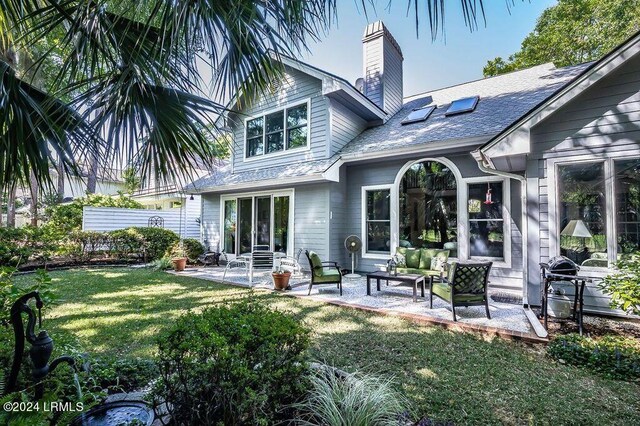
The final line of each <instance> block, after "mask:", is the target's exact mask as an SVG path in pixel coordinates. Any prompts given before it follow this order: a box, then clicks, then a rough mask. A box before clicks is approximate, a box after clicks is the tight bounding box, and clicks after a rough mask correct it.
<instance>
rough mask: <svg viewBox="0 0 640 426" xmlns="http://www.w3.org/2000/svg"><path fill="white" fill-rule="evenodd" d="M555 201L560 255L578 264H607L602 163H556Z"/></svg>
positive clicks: (598, 265)
mask: <svg viewBox="0 0 640 426" xmlns="http://www.w3.org/2000/svg"><path fill="white" fill-rule="evenodd" d="M558 202H559V211H558V213H559V216H558V225H559V241H560V254H561V255H563V256H566V257H568V258H569V259H571V260H573V261H574V262H576V263H577V264H578V265H582V266H591V267H606V266H607V265H606V263H607V262H606V259H607V235H606V217H605V214H606V199H605V179H604V163H603V162H598V163H579V164H563V165H559V166H558ZM603 260H604V261H603Z"/></svg>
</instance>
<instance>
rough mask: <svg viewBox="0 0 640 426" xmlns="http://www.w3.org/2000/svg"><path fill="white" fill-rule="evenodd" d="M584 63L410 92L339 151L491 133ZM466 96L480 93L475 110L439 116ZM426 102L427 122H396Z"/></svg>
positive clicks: (576, 72) (575, 73) (388, 147)
mask: <svg viewBox="0 0 640 426" xmlns="http://www.w3.org/2000/svg"><path fill="white" fill-rule="evenodd" d="M589 65H590V64H581V65H576V66H572V67H566V68H554V66H553V64H543V65H539V66H536V67H533V68H528V69H525V70H522V71H516V72H512V73H509V74H503V75H500V76H496V77H491V78H485V79H481V80H476V81H472V82H469V83H464V84H459V85H456V86H452V87H447V88H444V89H439V90H434V91H431V92H427V93H424V94H423V95H418V96H414V97H411V98H409V100H408V102H406V103H405V104H404V106H403V107H402V109H401V110H400V111H399V112H398V113H396V114H395V115H394V116H393V117H391V119H390V120H389V121H387V122H386V123H385V124H384V125H382V126H378V127H374V128H371V129H368V130H365V131H364V132H362V133H361V134H360V135H358V136H356V138H355V139H353V140H352V141H351V142H349V143H348V144H347V145H346V146H345V147H344V148H343V149H342V151H341V154H344V155H348V154H354V153H360V154H367V153H372V152H380V151H387V150H392V149H394V148H397V147H407V146H412V145H421V144H426V143H430V142H441V141H446V140H451V139H466V138H474V137H482V136H487V137H489V136H494V135H496V134H498V133H499V132H501V131H502V130H504V129H505V128H507V127H508V126H509V125H510V124H512V123H513V122H515V121H516V120H518V119H519V118H520V117H522V116H523V115H525V114H526V113H527V112H529V111H530V110H531V109H533V108H534V107H536V106H537V105H538V104H539V103H540V102H542V101H544V100H545V99H547V98H548V97H549V96H551V95H552V94H554V93H555V92H556V91H557V90H559V89H560V88H562V87H563V86H564V85H565V84H567V83H569V82H570V81H571V80H572V79H574V78H575V77H576V76H578V75H579V74H580V73H581V72H582V71H584V70H585V69H586V68H587V67H588V66H589ZM470 96H480V101H479V102H478V105H477V107H476V109H475V111H473V112H470V113H463V114H459V115H452V116H449V117H446V116H445V115H444V113H445V111H446V110H447V108H448V107H449V104H451V102H453V101H455V100H456V99H460V98H465V97H470ZM429 104H434V105H437V106H438V107H437V108H436V110H435V111H434V112H433V113H432V114H431V116H430V117H429V118H428V119H427V120H426V121H423V122H418V123H412V124H406V125H402V124H400V122H401V121H402V120H403V119H404V118H405V117H406V116H407V115H409V113H410V112H411V111H412V110H413V109H415V108H420V107H423V106H425V105H429Z"/></svg>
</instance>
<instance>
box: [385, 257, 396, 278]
mask: <svg viewBox="0 0 640 426" xmlns="http://www.w3.org/2000/svg"><path fill="white" fill-rule="evenodd" d="M397 268H398V264H397V263H396V261H395V260H393V259H390V260H389V261H388V262H387V272H388V273H389V275H394V276H395V275H398V269H397Z"/></svg>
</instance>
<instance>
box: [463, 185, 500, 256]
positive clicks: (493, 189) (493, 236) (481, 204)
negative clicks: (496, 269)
mask: <svg viewBox="0 0 640 426" xmlns="http://www.w3.org/2000/svg"><path fill="white" fill-rule="evenodd" d="M502 206H503V195H502V182H489V183H474V184H470V185H469V201H468V213H469V255H470V256H471V257H472V258H473V257H489V258H494V259H503V258H504V218H503V216H502Z"/></svg>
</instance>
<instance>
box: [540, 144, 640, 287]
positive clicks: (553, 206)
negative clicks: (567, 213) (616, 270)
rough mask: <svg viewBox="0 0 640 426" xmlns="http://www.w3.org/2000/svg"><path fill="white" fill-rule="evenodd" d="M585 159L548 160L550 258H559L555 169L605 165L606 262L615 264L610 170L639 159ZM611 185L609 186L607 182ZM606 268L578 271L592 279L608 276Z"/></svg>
mask: <svg viewBox="0 0 640 426" xmlns="http://www.w3.org/2000/svg"><path fill="white" fill-rule="evenodd" d="M616 154H617V153H614V155H598V156H594V155H584V156H578V157H572V158H570V159H565V158H550V159H547V160H546V162H547V188H548V204H549V257H555V256H560V241H559V234H560V226H559V222H558V220H559V217H558V208H559V207H560V202H559V200H558V195H559V194H558V184H559V182H558V180H557V179H558V176H559V175H558V167H559V166H562V165H570V164H585V163H587V164H588V163H604V190H605V215H606V220H605V229H606V232H607V261H608V262H609V265H611V264H613V263H614V262H616V258H615V256H616V254H617V251H618V247H617V244H616V242H615V241H616V238H614V236H615V237H617V235H616V234H617V232H616V228H617V227H616V220H617V218H616V211H615V200H614V199H613V198H614V195H615V192H614V188H613V186H614V185H615V175H614V170H613V162H614V160H624V159H637V158H638V157H635V156H633V157H630V156H626V155H620V154H618V155H616ZM610 181H611V182H612V184H609V182H610ZM608 269H609V268H596V267H589V266H583V267H581V268H580V271H583V272H588V273H589V274H590V275H593V276H604V275H606V274H607V273H608Z"/></svg>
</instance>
